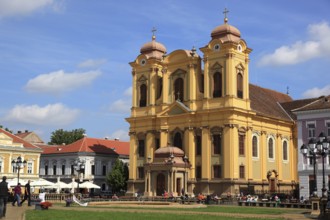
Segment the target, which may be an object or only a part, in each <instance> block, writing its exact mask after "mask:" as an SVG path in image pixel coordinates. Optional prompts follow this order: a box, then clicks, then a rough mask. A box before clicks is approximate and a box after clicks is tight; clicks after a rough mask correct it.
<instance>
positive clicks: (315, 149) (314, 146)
mask: <svg viewBox="0 0 330 220" xmlns="http://www.w3.org/2000/svg"><path fill="white" fill-rule="evenodd" d="M329 144H330V143H329V140H327V138H326V136H325V135H324V133H323V132H321V133H320V135H319V136H318V141H316V140H315V139H314V138H312V139H310V140H309V142H308V147H307V146H306V145H304V144H303V145H302V146H301V148H300V151H301V153H302V154H303V155H304V156H305V157H311V158H313V170H314V173H313V175H314V180H315V182H314V183H315V186H314V192H313V196H314V197H317V181H316V171H315V170H316V158H318V157H321V158H322V177H323V178H322V198H321V202H322V206H321V207H322V209H321V211H322V213H324V211H325V204H326V202H324V201H326V200H327V199H326V198H327V189H326V187H325V169H324V158H325V157H326V156H327V155H329ZM308 151H309V153H310V155H309V156H308V155H307V153H308ZM328 200H329V198H328Z"/></svg>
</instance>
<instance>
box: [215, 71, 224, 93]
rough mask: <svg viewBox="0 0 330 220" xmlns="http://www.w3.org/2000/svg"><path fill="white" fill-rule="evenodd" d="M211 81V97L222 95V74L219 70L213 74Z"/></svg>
mask: <svg viewBox="0 0 330 220" xmlns="http://www.w3.org/2000/svg"><path fill="white" fill-rule="evenodd" d="M213 83H214V89H213V97H214V98H216V97H221V96H222V74H221V73H219V72H216V73H215V74H214V75H213Z"/></svg>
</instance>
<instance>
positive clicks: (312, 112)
mask: <svg viewBox="0 0 330 220" xmlns="http://www.w3.org/2000/svg"><path fill="white" fill-rule="evenodd" d="M298 101H300V102H304V103H303V105H301V106H300V107H298V108H296V109H294V110H293V112H294V113H295V114H296V116H297V129H298V130H297V132H298V148H299V150H300V148H301V146H302V145H303V144H304V145H306V146H308V142H309V140H310V139H312V138H314V139H316V140H318V136H319V134H320V133H321V132H323V134H324V135H325V136H326V137H327V138H328V140H329V139H330V96H327V97H319V98H315V99H308V100H297V102H298ZM328 152H329V151H328ZM324 167H325V175H324V177H325V188H326V189H327V190H328V189H329V184H330V160H329V155H326V156H325V157H324ZM313 170H314V168H313V157H311V154H310V153H308V154H307V157H306V156H304V155H303V154H302V153H299V155H298V175H299V183H300V187H299V193H300V197H301V196H303V197H304V198H309V196H310V195H311V194H312V193H313V191H314V175H313ZM315 170H316V181H317V194H318V196H321V195H322V188H323V174H322V172H323V171H322V157H321V156H318V157H317V162H316V169H315Z"/></svg>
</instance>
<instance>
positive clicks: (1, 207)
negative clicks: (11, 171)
mask: <svg viewBox="0 0 330 220" xmlns="http://www.w3.org/2000/svg"><path fill="white" fill-rule="evenodd" d="M6 179H7V177H6V176H3V177H2V182H1V183H0V218H2V217H5V216H6V210H7V201H8V193H9V192H8V183H7V182H6Z"/></svg>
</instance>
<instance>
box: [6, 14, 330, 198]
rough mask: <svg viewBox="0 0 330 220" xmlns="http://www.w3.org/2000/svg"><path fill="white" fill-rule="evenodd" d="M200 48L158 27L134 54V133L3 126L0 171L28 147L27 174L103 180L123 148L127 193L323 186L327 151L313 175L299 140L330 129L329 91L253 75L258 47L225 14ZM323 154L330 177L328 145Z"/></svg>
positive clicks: (304, 192) (306, 191) (306, 190)
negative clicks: (14, 130)
mask: <svg viewBox="0 0 330 220" xmlns="http://www.w3.org/2000/svg"><path fill="white" fill-rule="evenodd" d="M200 51H201V53H202V56H199V54H198V53H197V52H196V49H195V48H194V47H193V49H191V50H181V49H179V50H175V51H173V52H171V53H167V50H166V47H165V46H164V45H163V44H161V43H159V42H157V41H156V36H155V35H154V34H153V36H152V39H151V41H150V42H147V43H146V44H144V45H143V46H142V48H141V50H140V54H139V55H138V56H137V58H136V59H135V60H134V61H133V62H131V63H130V65H131V67H132V88H133V94H132V107H131V114H130V116H129V117H128V118H126V120H127V122H128V123H129V125H130V128H129V136H130V141H129V143H127V142H120V141H118V140H107V139H95V138H88V137H84V138H83V139H81V140H79V141H77V142H75V143H72V144H68V145H61V146H46V145H44V144H42V143H38V142H40V141H39V140H38V138H37V137H35V136H34V137H33V136H30V139H29V140H28V141H26V140H27V138H28V135H27V134H25V133H26V132H24V133H20V134H16V135H13V134H11V133H8V132H6V131H4V130H0V172H1V173H2V174H4V175H7V176H9V177H12V178H13V177H15V176H16V175H17V174H16V173H15V172H14V170H13V168H12V166H11V160H12V159H13V158H17V157H18V156H21V157H22V158H24V159H25V160H27V166H26V168H24V169H23V170H22V171H21V172H22V174H24V178H28V179H33V178H38V177H43V178H45V179H48V180H51V181H53V182H54V181H55V180H56V178H57V177H61V180H64V181H70V180H71V178H72V176H74V175H78V174H79V177H78V178H79V179H81V181H86V180H88V181H92V182H94V183H95V184H97V185H99V186H101V187H102V190H106V189H107V186H106V184H105V175H106V174H107V173H108V171H109V170H111V167H112V165H113V163H114V160H115V159H116V158H121V159H123V160H126V161H127V162H128V159H129V180H128V189H127V195H135V194H136V193H139V194H144V195H146V196H159V195H162V194H163V193H164V191H168V192H170V193H173V195H174V196H179V195H181V194H182V193H187V194H189V195H196V194H198V193H200V192H201V193H204V194H218V195H219V194H222V193H227V192H230V193H233V194H239V193H244V194H246V193H254V192H267V193H271V192H289V193H293V192H294V191H296V192H297V191H300V195H301V196H304V197H309V196H310V195H311V194H312V192H313V190H314V189H315V183H316V181H317V189H318V194H319V195H320V194H321V188H322V187H323V186H321V184H322V179H323V178H322V172H321V171H322V170H321V169H322V160H320V158H319V156H317V158H316V159H317V163H316V165H317V166H316V172H317V175H316V177H314V175H313V165H314V161H313V157H311V155H312V154H311V152H308V153H307V155H306V156H304V155H303V154H301V153H300V148H301V146H302V145H303V144H307V143H308V142H309V140H311V139H312V138H317V137H318V135H319V133H321V132H323V134H324V135H325V136H326V138H328V139H329V138H330V101H329V99H330V96H322V97H317V98H312V99H304V100H293V99H292V98H291V97H290V96H289V95H288V94H284V93H281V92H277V91H274V90H270V89H267V88H262V87H260V86H257V85H253V84H250V83H249V74H250V73H249V62H250V59H249V54H250V53H251V51H252V49H251V48H249V47H248V44H247V42H246V41H245V40H244V39H243V38H241V33H240V31H239V30H238V29H237V28H236V27H234V26H232V25H229V24H228V18H225V19H224V23H223V24H221V25H219V26H217V27H215V28H214V29H213V30H212V31H211V39H210V40H209V42H208V43H207V44H206V45H205V46H203V47H201V48H200ZM23 136H24V137H23ZM40 155H41V156H40ZM128 155H129V157H128ZM322 156H324V157H323V158H324V159H325V160H324V161H325V169H326V170H325V173H326V175H325V178H326V180H325V181H326V182H329V181H330V176H329V175H330V159H329V156H328V151H326V152H325V154H323V155H322ZM321 159H322V158H321ZM76 160H80V161H84V164H85V166H84V167H83V172H79V171H78V172H77V171H76V170H75V169H74V162H75V161H76ZM80 171H81V170H80ZM295 195H297V194H295Z"/></svg>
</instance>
